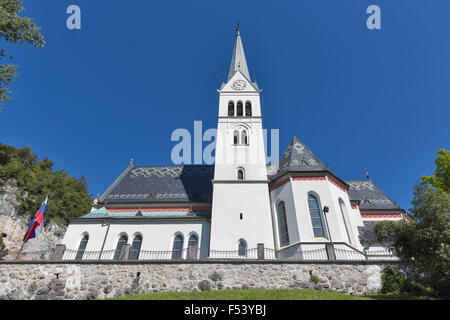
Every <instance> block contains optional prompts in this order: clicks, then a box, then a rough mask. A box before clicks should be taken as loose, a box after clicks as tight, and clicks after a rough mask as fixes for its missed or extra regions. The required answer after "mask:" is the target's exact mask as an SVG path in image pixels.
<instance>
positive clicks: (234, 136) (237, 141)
mask: <svg viewBox="0 0 450 320" xmlns="http://www.w3.org/2000/svg"><path fill="white" fill-rule="evenodd" d="M233 143H234V144H239V131H237V130H234V133H233Z"/></svg>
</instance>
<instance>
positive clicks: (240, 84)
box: [231, 80, 247, 90]
mask: <svg viewBox="0 0 450 320" xmlns="http://www.w3.org/2000/svg"><path fill="white" fill-rule="evenodd" d="M246 86H247V82H245V81H244V80H236V81H234V82H233V84H232V85H231V87H232V88H233V89H234V90H244V89H245V87H246Z"/></svg>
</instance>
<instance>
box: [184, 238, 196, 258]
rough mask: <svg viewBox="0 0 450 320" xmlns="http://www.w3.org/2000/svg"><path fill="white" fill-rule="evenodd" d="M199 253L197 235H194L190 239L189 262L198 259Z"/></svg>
mask: <svg viewBox="0 0 450 320" xmlns="http://www.w3.org/2000/svg"><path fill="white" fill-rule="evenodd" d="M197 251H198V237H197V236H196V235H195V234H193V235H191V236H190V237H189V241H188V252H187V257H186V258H187V259H189V260H194V259H197Z"/></svg>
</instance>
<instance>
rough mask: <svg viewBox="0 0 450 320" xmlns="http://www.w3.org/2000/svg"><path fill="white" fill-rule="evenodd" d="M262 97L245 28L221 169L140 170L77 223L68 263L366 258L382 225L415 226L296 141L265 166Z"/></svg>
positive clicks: (222, 96) (227, 85)
mask: <svg viewBox="0 0 450 320" xmlns="http://www.w3.org/2000/svg"><path fill="white" fill-rule="evenodd" d="M261 91H262V90H261V89H259V87H258V85H257V84H256V82H252V81H251V80H250V73H249V70H248V66H247V61H246V58H245V54H244V48H243V45H242V40H241V35H240V31H239V28H238V30H237V35H236V42H235V47H234V52H233V57H232V60H231V67H230V72H229V75H228V80H227V81H226V82H224V83H223V84H222V86H221V88H220V89H218V93H219V112H218V125H217V136H216V151H215V164H214V165H184V166H135V165H134V164H133V163H132V162H131V163H130V165H129V166H128V167H127V168H125V170H124V171H123V172H122V173H121V174H120V175H119V176H118V177H117V178H116V179H115V181H114V182H113V183H112V184H111V185H110V186H109V187H108V188H107V189H106V190H105V192H104V193H103V194H102V195H101V196H100V197H99V198H98V199H96V201H95V206H94V207H93V210H92V211H91V212H90V213H88V214H86V215H84V216H81V217H78V218H71V219H70V224H69V226H68V228H67V231H66V234H65V236H64V239H63V241H62V244H63V245H64V246H65V252H64V259H77V260H80V259H124V260H136V259H140V260H152V259H188V260H189V259H210V258H221V259H245V258H246V259H299V260H302V259H304V260H307V259H314V260H326V259H333V260H334V259H337V260H346V259H364V258H367V254H368V253H370V252H377V251H379V250H381V249H382V247H381V245H379V244H377V243H376V239H375V237H374V233H373V227H374V224H375V223H376V222H377V221H380V220H401V219H404V220H409V219H410V217H409V216H408V215H407V213H406V212H405V211H404V210H403V209H401V208H400V207H399V206H398V205H397V203H395V202H393V201H392V200H391V199H390V198H388V197H387V196H386V195H385V194H384V193H383V192H382V191H381V190H380V189H379V188H378V187H377V186H376V185H375V184H374V183H373V182H372V181H371V180H370V179H369V177H368V178H367V179H366V180H343V179H341V178H340V177H338V176H337V175H336V174H335V173H333V172H332V171H331V170H330V168H329V167H328V166H326V165H324V163H323V162H322V161H321V160H320V159H319V158H318V157H317V156H316V155H314V154H313V153H312V151H311V150H310V149H309V148H308V147H307V146H306V145H304V144H303V143H302V142H301V141H300V140H299V139H298V138H297V137H295V136H294V137H293V139H292V141H291V143H290V144H289V146H288V147H287V149H286V151H285V152H284V154H283V156H282V157H281V159H280V161H279V163H278V164H277V165H266V158H265V155H266V152H265V146H264V140H263V125H262V110H261V104H260V95H261Z"/></svg>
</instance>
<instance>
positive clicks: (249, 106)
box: [245, 101, 252, 117]
mask: <svg viewBox="0 0 450 320" xmlns="http://www.w3.org/2000/svg"><path fill="white" fill-rule="evenodd" d="M245 116H246V117H251V116H252V103H251V102H250V101H247V102H246V103H245Z"/></svg>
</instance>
